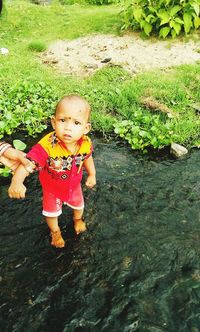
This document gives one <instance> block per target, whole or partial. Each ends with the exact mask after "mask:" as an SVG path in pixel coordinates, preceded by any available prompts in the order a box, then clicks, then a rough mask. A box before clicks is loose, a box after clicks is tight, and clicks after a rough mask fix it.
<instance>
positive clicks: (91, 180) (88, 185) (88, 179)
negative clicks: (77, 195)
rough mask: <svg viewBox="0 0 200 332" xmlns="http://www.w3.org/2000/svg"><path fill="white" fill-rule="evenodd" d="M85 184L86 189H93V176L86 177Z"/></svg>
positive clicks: (94, 182) (94, 181)
mask: <svg viewBox="0 0 200 332" xmlns="http://www.w3.org/2000/svg"><path fill="white" fill-rule="evenodd" d="M85 184H86V186H87V187H88V188H93V187H94V186H95V184H96V176H95V175H88V177H87V180H86V182H85Z"/></svg>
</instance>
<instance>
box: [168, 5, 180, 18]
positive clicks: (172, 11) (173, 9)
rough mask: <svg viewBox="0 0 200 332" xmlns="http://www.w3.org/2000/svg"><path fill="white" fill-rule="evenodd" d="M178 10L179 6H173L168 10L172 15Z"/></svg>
mask: <svg viewBox="0 0 200 332" xmlns="http://www.w3.org/2000/svg"><path fill="white" fill-rule="evenodd" d="M179 10H181V6H174V7H173V8H172V9H171V10H170V16H174V15H176V13H178V12H179Z"/></svg>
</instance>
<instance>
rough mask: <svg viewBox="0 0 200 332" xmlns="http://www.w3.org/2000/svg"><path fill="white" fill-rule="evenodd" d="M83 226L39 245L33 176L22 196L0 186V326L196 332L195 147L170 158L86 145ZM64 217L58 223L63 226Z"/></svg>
mask: <svg viewBox="0 0 200 332" xmlns="http://www.w3.org/2000/svg"><path fill="white" fill-rule="evenodd" d="M94 158H95V162H96V168H97V171H98V184H97V187H96V190H94V191H89V190H87V189H86V188H85V189H84V191H85V200H86V211H85V216H86V220H87V225H88V232H87V233H85V234H83V235H81V236H80V237H76V236H75V235H74V233H73V229H72V215H71V211H70V210H67V208H66V209H64V213H63V215H62V217H61V219H60V221H61V227H62V230H63V234H64V237H65V239H67V245H66V247H65V248H64V249H61V250H59V249H57V250H56V249H54V248H52V247H51V246H50V245H49V234H48V229H47V227H46V225H45V223H44V222H43V218H42V216H41V214H40V211H41V190H40V186H39V184H38V180H37V175H36V174H34V175H33V176H31V177H30V178H29V179H28V180H27V185H28V193H27V198H26V199H24V200H21V201H17V200H15V201H13V200H10V199H7V198H6V190H7V185H6V184H3V185H1V198H0V218H1V223H0V229H1V232H0V234H1V235H0V236H1V241H0V249H1V251H0V252H1V274H0V281H1V298H0V308H1V309H0V310H1V320H0V331H2V332H4V331H6V332H8V331H9V332H10V331H17V332H18V331H19V332H23V331H26V332H27V331H28V332H29V331H31V332H32V331H41V332H46V331H55V332H61V331H63V332H74V331H75V332H79V331H85V332H87V331H88V332H89V331H91V332H96V331H98V332H99V331H105V332H110V331H114V332H133V331H140V332H177V331H180V332H198V331H200V314H199V313H200V264H199V262H200V167H199V165H200V163H199V161H200V151H194V152H193V153H192V154H191V155H190V156H188V157H186V158H184V159H182V160H178V161H174V160H172V159H164V158H162V160H161V159H160V160H159V158H158V160H155V159H154V160H149V159H148V158H147V157H135V156H134V155H133V153H132V152H131V151H129V150H128V149H127V148H125V147H120V146H119V145H117V144H116V143H112V144H111V143H110V144H106V143H104V142H102V141H100V140H96V141H95V156H94ZM66 220H67V223H66Z"/></svg>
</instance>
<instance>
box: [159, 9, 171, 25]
mask: <svg viewBox="0 0 200 332" xmlns="http://www.w3.org/2000/svg"><path fill="white" fill-rule="evenodd" d="M158 17H159V18H160V19H161V22H160V25H163V24H166V23H168V22H169V21H170V15H169V13H168V12H166V11H165V12H162V13H159V14H158Z"/></svg>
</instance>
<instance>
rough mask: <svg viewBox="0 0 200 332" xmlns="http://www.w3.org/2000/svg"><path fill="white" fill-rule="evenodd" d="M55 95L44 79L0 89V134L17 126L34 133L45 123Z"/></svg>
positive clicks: (31, 133) (9, 133) (10, 132)
mask: <svg viewBox="0 0 200 332" xmlns="http://www.w3.org/2000/svg"><path fill="white" fill-rule="evenodd" d="M57 100H58V96H57V94H56V92H55V91H53V89H52V88H51V87H49V86H48V85H46V84H45V83H43V82H39V83H38V82H31V81H30V82H27V81H25V82H22V83H20V84H18V85H17V86H15V87H13V88H10V87H8V86H4V87H2V88H1V90H0V138H1V137H3V136H4V135H5V134H7V135H11V134H12V133H13V132H14V131H15V130H16V129H17V130H18V131H26V132H27V133H28V135H30V136H34V135H36V134H37V133H40V132H42V131H43V130H44V129H45V128H46V126H47V118H48V117H49V116H50V115H51V114H52V113H53V111H54V108H55V103H56V102H57Z"/></svg>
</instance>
